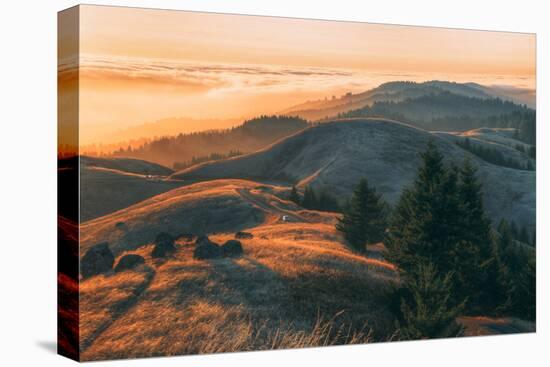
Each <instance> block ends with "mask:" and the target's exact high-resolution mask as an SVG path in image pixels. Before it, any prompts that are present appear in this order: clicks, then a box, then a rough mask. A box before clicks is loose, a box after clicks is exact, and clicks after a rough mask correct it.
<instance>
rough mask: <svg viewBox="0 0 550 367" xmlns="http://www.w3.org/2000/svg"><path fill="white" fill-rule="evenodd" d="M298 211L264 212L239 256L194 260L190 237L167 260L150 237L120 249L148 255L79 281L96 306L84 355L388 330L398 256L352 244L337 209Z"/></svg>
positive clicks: (240, 346)
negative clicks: (311, 214)
mask: <svg viewBox="0 0 550 367" xmlns="http://www.w3.org/2000/svg"><path fill="white" fill-rule="evenodd" d="M239 186H240V187H241V188H242V189H246V190H248V189H250V190H251V195H253V196H254V197H258V199H257V200H259V202H263V203H264V204H263V205H265V206H266V208H267V207H272V208H273V210H274V211H275V212H276V211H277V209H276V207H277V206H278V205H279V204H278V202H277V200H275V203H273V204H270V199H269V196H265V195H262V194H261V193H260V192H257V191H254V188H253V187H247V186H245V185H244V186H243V185H239ZM178 190H180V189H178ZM218 190H225V189H222V188H219V189H218ZM264 200H266V201H264ZM263 210H265V211H266V212H267V209H263ZM213 215H214V216H215V215H216V211H215V210H213ZM301 216H302V214H300V213H297V214H296V220H304V221H302V222H290V223H289V222H281V221H275V220H272V219H273V218H274V217H273V218H269V215H266V217H265V218H264V221H262V222H261V223H259V225H258V226H257V227H254V228H250V229H247V231H248V232H250V233H251V234H252V235H253V238H251V239H244V240H241V241H242V244H243V249H244V255H243V256H242V257H240V258H235V259H216V260H210V261H201V260H195V259H193V255H192V254H193V249H194V247H195V245H194V244H193V243H192V242H186V241H185V240H183V239H180V240H178V241H176V247H177V251H176V253H175V254H174V256H173V257H170V258H168V259H165V260H159V259H153V258H151V251H152V247H153V246H152V245H151V244H149V243H146V244H144V245H143V246H140V247H136V248H135V249H134V250H131V251H128V252H120V253H119V255H118V256H119V257H120V256H123V255H124V254H127V253H136V254H139V255H141V256H143V257H144V258H145V261H146V264H145V266H143V267H142V268H140V269H137V270H136V271H128V272H125V273H120V274H107V275H101V276H97V277H94V278H91V279H89V280H84V281H83V282H82V283H81V291H82V294H81V312H82V313H83V314H86V315H93V317H90V318H89V321H87V322H86V324H85V325H83V330H84V332H83V342H84V344H83V354H82V356H83V359H85V360H89V359H103V358H128V357H145V356H155V355H161V354H162V355H175V354H182V353H183V354H188V353H214V352H232V351H245V350H257V349H279V348H297V347H308V346H321V345H331V344H340V343H364V342H369V341H380V340H387V338H389V337H390V335H389V334H390V333H391V332H392V328H393V317H394V316H393V315H392V314H391V312H390V311H389V310H388V308H387V307H386V306H385V305H387V303H388V302H389V292H390V290H391V289H392V287H391V284H392V283H394V282H395V281H396V278H395V273H394V270H393V266H392V265H391V264H387V263H385V262H383V261H380V260H376V259H369V258H365V257H364V256H361V255H357V254H354V253H353V252H351V251H350V250H349V249H348V248H347V247H346V246H345V245H343V243H342V238H341V237H340V235H339V234H338V233H337V232H336V231H335V229H334V225H333V224H332V223H331V222H330V218H328V216H330V215H327V217H324V218H323V219H324V220H325V221H326V222H327V223H323V222H315V223H313V222H306V221H305V220H306V219H304V218H302V219H300V218H301ZM174 221H177V217H174ZM150 226H151V227H152V224H150ZM233 236H234V232H222V233H218V234H215V235H210V239H211V240H213V241H215V242H217V243H223V242H224V241H226V240H228V239H231V238H233ZM131 247H134V246H131ZM117 248H118V249H120V247H115V249H117ZM117 261H118V259H117ZM135 290H137V291H135ZM132 292H134V293H132ZM121 304H122V305H123V306H120V305H121ZM127 305H130V306H127ZM371 329H372V334H369V331H370V330H371Z"/></svg>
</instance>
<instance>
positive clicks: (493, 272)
mask: <svg viewBox="0 0 550 367" xmlns="http://www.w3.org/2000/svg"><path fill="white" fill-rule="evenodd" d="M458 199H459V206H460V215H459V217H458V219H459V223H460V227H461V232H460V238H461V239H460V241H459V242H458V243H457V248H456V250H455V251H456V253H458V254H461V255H462V256H457V257H456V263H455V265H454V266H453V270H454V271H455V274H456V288H455V290H454V294H455V297H456V299H457V300H461V299H464V298H466V297H468V298H469V302H468V309H469V310H472V311H473V310H475V311H478V312H480V311H481V312H483V311H487V310H489V309H491V310H492V309H494V308H495V307H496V304H495V303H494V300H496V299H497V298H498V297H497V296H496V294H494V292H496V290H497V281H498V267H497V261H496V255H495V247H494V239H493V236H492V230H491V222H490V220H489V219H488V218H487V217H486V215H485V210H484V207H483V193H482V187H481V184H480V183H479V182H478V179H477V169H476V168H475V167H474V166H473V165H472V163H471V161H470V160H469V159H466V160H465V161H464V164H463V165H462V167H461V169H460V183H459V188H458Z"/></svg>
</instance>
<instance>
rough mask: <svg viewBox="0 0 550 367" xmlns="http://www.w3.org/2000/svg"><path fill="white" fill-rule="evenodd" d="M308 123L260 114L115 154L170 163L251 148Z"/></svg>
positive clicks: (170, 164) (260, 145) (166, 137)
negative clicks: (222, 127) (232, 124)
mask: <svg viewBox="0 0 550 367" xmlns="http://www.w3.org/2000/svg"><path fill="white" fill-rule="evenodd" d="M307 126H308V123H307V121H305V120H302V119H300V118H297V117H291V116H260V117H257V118H254V119H250V120H247V121H245V122H243V123H242V124H241V125H239V126H237V127H233V128H231V129H225V130H209V131H202V132H196V133H190V134H179V135H176V136H165V137H161V138H158V139H156V140H153V141H151V142H147V143H145V144H143V145H142V146H140V147H138V148H132V149H131V150H124V149H122V150H119V151H117V152H115V153H114V156H117V157H133V158H137V159H144V160H147V161H151V162H156V163H159V164H162V165H164V166H169V167H172V166H173V165H174V164H175V163H179V164H182V163H188V162H190V161H191V160H192V159H193V158H197V157H204V156H209V155H211V154H212V153H217V154H228V153H229V152H231V151H240V152H254V151H256V150H258V149H261V148H263V147H265V146H266V145H269V144H271V143H273V142H275V141H277V140H279V139H281V138H284V137H286V136H289V135H291V134H293V133H295V132H297V131H300V130H302V129H304V128H306V127H307Z"/></svg>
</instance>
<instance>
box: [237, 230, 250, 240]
mask: <svg viewBox="0 0 550 367" xmlns="http://www.w3.org/2000/svg"><path fill="white" fill-rule="evenodd" d="M235 238H237V239H241V240H250V239H252V238H254V235H253V234H252V233H250V232H241V231H239V232H237V233H235Z"/></svg>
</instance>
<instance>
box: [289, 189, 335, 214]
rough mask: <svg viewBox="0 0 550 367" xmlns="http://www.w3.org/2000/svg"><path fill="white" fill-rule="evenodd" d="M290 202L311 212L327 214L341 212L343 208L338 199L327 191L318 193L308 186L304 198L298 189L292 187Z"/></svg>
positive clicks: (321, 190) (322, 190) (323, 190)
mask: <svg viewBox="0 0 550 367" xmlns="http://www.w3.org/2000/svg"><path fill="white" fill-rule="evenodd" d="M289 200H290V201H292V202H294V203H295V204H297V205H300V206H301V207H303V208H305V209H309V210H319V211H325V212H340V211H341V210H342V208H341V207H340V204H339V203H338V199H337V198H336V197H335V196H334V195H332V194H330V193H329V192H328V191H327V190H325V189H320V190H318V191H316V190H315V189H313V188H312V187H311V186H306V188H305V189H304V194H303V196H300V194H299V193H298V190H297V189H296V187H294V186H293V187H292V190H291V192H290V195H289Z"/></svg>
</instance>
